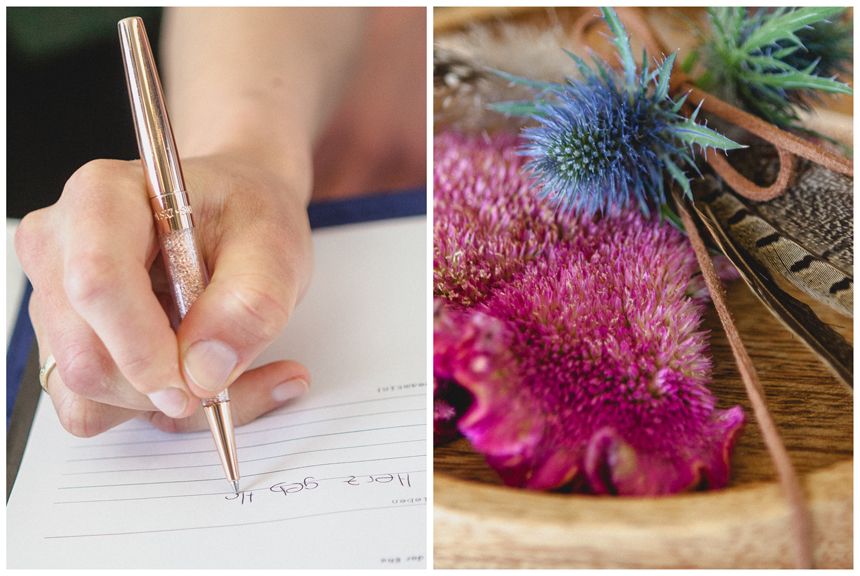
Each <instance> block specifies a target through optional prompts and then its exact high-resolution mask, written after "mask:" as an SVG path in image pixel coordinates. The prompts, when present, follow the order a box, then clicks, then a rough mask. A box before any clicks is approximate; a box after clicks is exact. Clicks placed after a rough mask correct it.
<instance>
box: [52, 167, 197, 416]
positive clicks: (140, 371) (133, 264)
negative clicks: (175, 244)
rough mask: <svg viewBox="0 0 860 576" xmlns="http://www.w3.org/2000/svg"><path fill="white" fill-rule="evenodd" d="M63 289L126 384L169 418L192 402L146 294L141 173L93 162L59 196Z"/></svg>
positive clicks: (149, 251) (168, 333) (184, 412)
mask: <svg viewBox="0 0 860 576" xmlns="http://www.w3.org/2000/svg"><path fill="white" fill-rule="evenodd" d="M63 197H64V198H63V201H64V202H63V203H64V211H63V218H64V231H65V235H64V236H65V239H66V245H65V248H64V255H63V264H64V270H63V282H64V287H65V290H66V293H67V295H68V297H69V301H70V302H71V304H72V306H73V307H74V308H75V310H76V311H77V312H78V313H79V314H80V315H81V317H82V318H83V319H84V320H85V321H86V322H87V323H88V324H89V325H90V326H92V328H93V330H94V331H95V332H96V334H97V335H98V336H99V338H100V339H101V340H102V342H103V343H104V345H105V348H107V350H108V352H109V353H110V354H111V356H112V357H113V359H114V361H115V362H116V364H117V367H118V368H119V370H120V371H121V372H122V374H123V375H124V376H125V377H126V379H127V380H128V381H129V382H130V383H131V384H132V386H134V387H135V388H136V389H137V390H139V391H140V392H142V393H144V394H146V395H147V396H149V397H150V399H151V400H152V402H153V404H155V405H156V406H157V407H158V408H159V409H161V410H162V411H163V412H165V413H166V414H168V415H169V416H172V417H174V418H181V417H185V416H188V415H190V414H191V413H192V412H193V411H194V408H195V407H196V404H197V403H196V401H193V402H192V401H189V400H190V399H191V398H192V396H191V394H190V393H189V391H188V389H187V387H186V385H185V382H184V380H183V378H182V374H181V372H180V370H179V353H178V345H177V340H176V335H175V333H174V332H173V330H172V329H171V326H170V321H169V319H168V317H167V315H166V314H165V312H164V310H163V309H162V307H161V304H160V303H159V301H158V298H157V297H156V296H155V293H154V292H153V290H152V285H151V282H150V277H149V265H150V264H151V262H152V259H153V258H154V254H155V252H156V251H157V246H156V245H155V243H154V233H153V226H152V216H151V212H150V209H149V206H148V203H147V195H146V190H145V188H144V181H143V172H142V170H141V169H140V165H139V164H136V163H128V162H114V161H97V162H91V163H90V164H87V165H86V166H84V167H83V168H81V169H80V170H78V172H76V173H75V175H74V176H73V177H72V178H71V179H70V180H69V183H68V184H67V186H66V190H64V193H63Z"/></svg>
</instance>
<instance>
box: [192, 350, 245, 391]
mask: <svg viewBox="0 0 860 576" xmlns="http://www.w3.org/2000/svg"><path fill="white" fill-rule="evenodd" d="M237 362H239V356H238V355H237V354H236V352H234V351H233V349H232V348H230V347H229V346H227V345H226V344H224V343H223V342H218V341H217V340H203V341H201V342H197V343H196V344H193V345H192V346H191V347H190V348H189V349H188V350H186V351H185V357H184V358H183V364H184V365H185V371H186V372H187V373H188V376H190V377H191V379H192V380H193V381H194V383H195V384H197V385H198V386H200V387H201V388H203V389H204V390H209V391H210V392H219V391H220V390H222V389H223V388H224V384H225V383H226V382H227V378H228V377H229V376H230V373H231V372H233V368H235V367H236V363H237Z"/></svg>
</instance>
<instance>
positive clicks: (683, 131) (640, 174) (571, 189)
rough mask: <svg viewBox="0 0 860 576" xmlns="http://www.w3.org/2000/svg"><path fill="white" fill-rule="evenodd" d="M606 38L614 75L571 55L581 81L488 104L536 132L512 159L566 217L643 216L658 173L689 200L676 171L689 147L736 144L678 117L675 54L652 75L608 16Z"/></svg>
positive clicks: (660, 191) (660, 196) (658, 187)
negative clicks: (613, 52) (633, 212)
mask: <svg viewBox="0 0 860 576" xmlns="http://www.w3.org/2000/svg"><path fill="white" fill-rule="evenodd" d="M603 18H604V20H605V21H606V23H607V24H608V25H609V28H610V30H611V31H612V33H613V34H614V40H613V41H614V44H615V47H616V49H617V50H618V54H619V57H620V60H621V65H622V66H621V68H622V69H621V71H620V73H619V72H616V71H615V70H614V69H612V68H611V67H610V66H609V65H608V64H607V63H606V62H605V61H603V60H602V59H600V58H598V57H596V56H595V57H594V58H593V61H594V68H592V67H591V66H589V65H588V64H587V63H586V62H585V61H584V60H582V59H581V58H579V57H577V56H576V55H574V54H570V53H569V54H570V57H571V58H573V59H574V61H575V62H576V65H577V67H578V68H579V71H580V74H581V76H582V79H567V80H566V81H565V83H564V84H556V83H542V82H532V81H529V80H525V79H522V78H518V77H514V76H510V75H506V74H503V73H500V74H502V75H503V76H505V77H507V78H509V79H510V80H512V81H514V82H518V83H522V84H526V85H529V86H532V87H533V88H535V90H536V91H537V94H536V98H535V101H534V102H517V103H508V104H501V105H496V106H495V109H496V110H499V111H502V112H506V113H509V114H518V115H527V116H532V117H533V118H535V119H537V120H538V121H539V122H540V125H539V126H537V127H533V128H527V129H525V130H524V131H523V136H524V137H525V138H526V141H527V144H526V145H525V146H524V147H523V148H522V150H521V152H522V153H523V154H526V155H528V156H531V157H532V160H531V161H530V162H529V163H528V164H527V165H526V166H527V168H529V169H531V170H532V173H533V177H534V182H535V183H539V184H540V185H541V190H542V192H541V193H542V194H543V195H545V196H550V197H554V198H556V199H557V200H558V202H559V205H561V206H562V207H564V208H565V209H572V210H575V211H577V212H580V211H582V212H585V213H587V214H589V215H593V214H594V213H597V212H600V213H605V212H606V211H607V210H608V209H609V208H611V207H613V206H617V207H620V208H624V207H626V206H627V205H628V203H629V202H630V201H631V200H633V201H634V202H636V203H637V204H638V206H639V207H640V209H641V210H642V212H644V213H645V214H649V213H650V211H651V209H653V208H655V207H660V206H662V205H664V204H665V201H666V193H665V186H664V178H665V176H666V174H668V176H669V177H670V178H672V179H674V180H675V181H676V182H678V183H679V184H680V185H681V187H682V188H683V189H684V191H685V192H686V193H687V194H688V195H689V193H690V182H689V179H688V177H687V175H686V173H685V171H684V168H685V167H687V166H694V162H693V154H694V153H695V149H694V147H695V146H696V145H698V146H699V147H700V149H705V148H707V147H712V148H718V149H723V150H730V149H734V148H740V147H741V146H740V145H739V144H736V143H735V142H733V141H731V140H729V139H728V138H726V137H724V136H722V135H720V134H719V133H717V132H716V131H714V130H711V129H710V128H707V127H706V126H703V125H701V124H698V123H697V122H696V115H697V113H698V109H697V110H696V112H695V113H694V114H692V115H691V117H690V118H686V117H684V116H682V115H681V114H680V109H681V106H682V105H683V103H684V99H685V97H681V98H679V99H678V100H675V99H673V98H672V97H671V96H670V95H669V78H670V77H671V74H672V66H673V64H674V62H675V54H672V55H670V56H669V57H668V58H666V59H665V60H664V61H663V62H662V64H659V65H657V66H656V67H655V68H654V69H653V70H652V69H650V68H649V66H648V58H647V54H645V53H644V51H643V65H642V67H641V69H637V66H636V62H635V60H634V58H633V52H632V50H631V47H630V39H629V37H628V36H627V33H626V31H625V30H624V26H623V25H622V24H621V22H620V20H619V19H618V17H617V15H616V14H615V12H614V11H613V10H612V9H610V8H604V9H603Z"/></svg>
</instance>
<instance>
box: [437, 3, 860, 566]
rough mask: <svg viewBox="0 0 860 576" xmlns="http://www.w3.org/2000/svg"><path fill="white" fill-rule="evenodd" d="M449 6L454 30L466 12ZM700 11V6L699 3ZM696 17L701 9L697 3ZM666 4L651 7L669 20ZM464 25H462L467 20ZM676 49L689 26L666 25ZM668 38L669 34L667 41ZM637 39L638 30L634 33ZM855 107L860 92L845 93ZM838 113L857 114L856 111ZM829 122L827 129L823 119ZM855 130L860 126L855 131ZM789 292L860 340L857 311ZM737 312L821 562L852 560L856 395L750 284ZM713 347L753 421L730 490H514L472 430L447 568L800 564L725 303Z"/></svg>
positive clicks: (843, 106)
mask: <svg viewBox="0 0 860 576" xmlns="http://www.w3.org/2000/svg"><path fill="white" fill-rule="evenodd" d="M580 11H581V9H579V10H578V9H570V10H565V9H540V10H533V11H531V12H525V13H524V12H521V11H517V12H516V13H514V11H511V12H510V13H509V14H507V15H506V14H504V13H503V12H499V11H494V10H487V9H485V10H479V11H472V12H470V13H466V12H464V13H462V14H461V16H462V18H465V19H466V21H469V20H470V19H472V20H474V19H475V18H484V19H488V20H490V21H492V20H498V19H500V18H504V17H506V16H512V15H515V16H516V17H517V18H519V19H521V20H526V21H528V22H529V23H530V24H534V23H537V24H538V25H551V24H552V25H554V24H560V25H561V26H563V27H567V26H569V24H570V23H571V22H572V21H573V20H574V19H575V17H576V16H577V15H578V13H581V12H580ZM455 12H456V9H455V11H454V12H449V11H445V10H442V11H437V13H436V14H435V15H436V17H437V18H439V17H440V16H441V15H443V14H444V18H441V19H439V21H440V22H441V24H440V27H438V28H436V31H437V32H443V31H444V32H449V31H451V30H454V29H456V28H457V27H458V26H459V27H462V26H463V24H464V20H463V19H462V18H461V19H460V20H459V21H458V17H457V15H456V14H455ZM699 12H700V11H699ZM685 14H686V15H688V16H691V17H695V16H696V15H697V11H696V10H692V11H690V10H685ZM666 17H667V16H666V11H665V10H649V11H648V18H649V20H651V21H652V24H653V23H654V22H660V21H661V19H664V18H666ZM458 22H459V23H458ZM660 30H661V31H660V34H661V36H663V39H664V42H666V43H667V45H673V42H675V39H673V34H674V35H675V38H680V40H678V42H683V34H681V35H679V34H678V31H677V30H676V29H674V28H672V27H671V26H661V27H660ZM667 35H668V36H669V39H668V40H667ZM634 40H635V39H634ZM835 107H836V109H837V110H838V111H839V112H842V113H847V114H851V113H852V112H853V99H851V98H845V99H840V100H837V101H835ZM836 118H837V120H835V122H836V123H839V124H845V123H846V120H847V122H848V123H850V122H851V118H850V117H849V118H847V119H846V117H845V116H842V117H841V120H838V118H839V116H838V115H836ZM817 128H818V129H821V126H818V127H817ZM847 138H850V132H849V133H848V136H847V137H846V139H847ZM786 291H788V292H789V293H791V294H792V295H793V296H795V297H796V298H798V299H799V300H802V301H803V302H806V303H807V304H809V305H810V306H811V307H812V308H813V309H814V310H815V311H816V313H818V314H819V316H820V317H821V318H822V319H823V320H824V321H825V322H827V323H828V324H830V325H831V326H833V327H834V328H835V329H836V330H837V331H838V332H839V333H841V334H842V335H843V336H845V337H846V338H847V339H848V340H849V341H850V342H852V343H853V320H852V319H851V318H847V317H844V316H841V315H839V314H838V313H836V312H833V311H832V310H830V309H829V308H827V307H826V306H823V305H820V304H818V303H817V302H814V301H812V300H811V299H809V298H808V297H806V296H805V295H803V294H801V293H799V292H798V291H796V290H794V289H792V288H790V287H787V288H786ZM727 295H728V302H729V308H730V309H731V311H732V314H733V316H734V319H735V321H736V324H737V327H738V330H739V332H740V334H741V337H742V338H743V340H744V343H745V344H746V346H747V348H748V350H749V353H750V356H751V357H752V360H753V363H754V364H755V367H756V370H757V371H758V374H759V378H760V381H761V383H762V386H763V387H764V390H765V393H766V398H767V402H768V406H769V408H770V410H771V413H772V414H773V417H774V420H775V422H776V425H777V427H778V429H779V432H780V434H781V435H782V438H783V441H784V442H785V445H786V448H787V449H788V452H789V454H790V456H791V459H792V463H793V465H794V467H795V469H796V470H797V472H798V474H799V476H800V477H801V482H802V484H803V487H804V490H805V494H806V497H807V502H808V503H809V507H810V511H811V513H812V517H813V530H814V534H813V542H814V549H815V555H814V561H815V565H816V566H817V567H820V568H852V567H853V542H854V537H853V485H854V481H853V477H854V475H853V454H854V443H853V436H854V429H853V422H854V412H853V404H854V396H853V392H851V391H850V390H848V389H847V388H845V387H844V386H843V385H842V384H841V383H839V381H838V380H836V378H834V377H833V376H832V375H831V374H830V372H829V371H828V369H827V368H826V367H825V366H824V365H823V364H822V363H821V362H819V361H818V359H817V358H816V357H815V356H814V355H813V354H812V353H811V352H810V351H809V350H808V349H807V348H806V346H804V345H803V344H802V343H801V342H800V341H798V340H797V339H796V338H795V337H794V336H793V335H792V334H791V333H790V332H789V331H788V330H787V329H786V328H785V327H784V326H783V325H782V324H781V322H780V321H779V320H778V319H776V318H775V317H773V316H772V315H771V314H770V312H769V311H768V310H767V309H766V308H765V307H764V305H762V304H761V302H759V301H758V299H757V298H756V297H755V295H754V294H753V293H752V292H751V291H750V290H749V289H748V288H747V287H746V285H745V284H744V283H743V282H742V281H740V280H738V281H736V282H733V283H732V284H731V285H729V286H728V287H727ZM703 329H705V330H709V331H710V334H711V337H710V350H711V355H712V356H713V366H714V369H713V380H714V382H713V385H712V390H713V392H714V393H715V395H716V396H717V398H718V399H719V403H718V407H720V408H727V407H730V406H734V405H741V406H743V408H744V411H745V412H746V414H747V418H748V422H747V425H746V427H745V430H744V432H743V434H742V435H741V436H740V438H739V440H738V443H737V445H736V448H735V453H734V457H733V459H732V466H733V469H732V475H731V480H730V485H729V487H728V488H726V489H724V490H720V491H714V492H707V493H688V494H682V495H676V496H669V497H662V498H626V497H622V498H619V497H611V496H606V497H598V496H582V495H571V494H557V493H546V492H535V491H527V490H520V489H514V488H508V487H505V486H504V485H503V484H502V482H501V480H500V479H499V477H498V475H497V474H496V473H495V472H494V471H493V470H492V469H490V468H489V467H488V466H487V464H486V463H485V461H484V459H483V457H482V456H481V455H479V454H476V453H475V452H474V451H473V450H472V449H471V446H470V445H469V443H468V441H466V440H464V439H460V440H456V441H454V442H451V443H449V444H446V445H444V446H439V447H437V448H436V449H435V451H434V567H436V568H789V567H792V566H793V558H794V556H793V553H792V541H791V534H790V530H789V520H788V509H787V507H786V503H785V500H784V498H783V495H782V490H781V488H780V486H779V484H778V483H777V481H776V471H775V469H774V467H773V464H772V462H771V460H770V457H769V455H768V452H767V449H766V448H765V445H764V442H763V440H762V437H761V434H760V433H759V431H758V428H757V424H756V421H755V417H754V415H753V414H752V410H751V408H750V405H749V401H748V399H747V397H746V393H745V391H744V386H743V383H742V381H741V379H740V376H739V374H738V372H737V369H736V366H735V362H734V359H733V357H732V354H731V350H730V348H729V345H728V342H727V340H726V336H725V334H724V332H723V329H722V326H721V325H720V322H719V319H718V318H717V315H716V312H715V311H714V309H713V306H710V307H709V308H708V311H707V313H706V315H705V318H704V320H703Z"/></svg>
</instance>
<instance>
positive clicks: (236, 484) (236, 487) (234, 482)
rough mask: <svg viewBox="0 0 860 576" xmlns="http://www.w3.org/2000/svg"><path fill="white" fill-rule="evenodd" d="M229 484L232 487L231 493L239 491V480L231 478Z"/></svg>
mask: <svg viewBox="0 0 860 576" xmlns="http://www.w3.org/2000/svg"><path fill="white" fill-rule="evenodd" d="M230 486H231V487H232V488H233V494H238V493H239V481H238V480H231V481H230Z"/></svg>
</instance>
